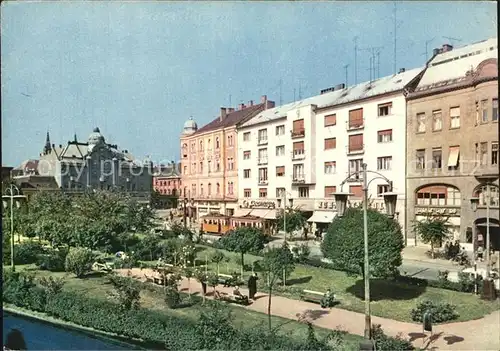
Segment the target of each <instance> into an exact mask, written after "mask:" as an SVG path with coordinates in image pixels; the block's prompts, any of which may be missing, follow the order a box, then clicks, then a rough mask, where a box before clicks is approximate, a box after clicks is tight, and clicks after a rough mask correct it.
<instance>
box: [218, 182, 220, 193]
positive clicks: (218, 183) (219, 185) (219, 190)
mask: <svg viewBox="0 0 500 351" xmlns="http://www.w3.org/2000/svg"><path fill="white" fill-rule="evenodd" d="M219 194H220V184H219V183H217V195H219Z"/></svg>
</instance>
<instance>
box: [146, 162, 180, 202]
mask: <svg viewBox="0 0 500 351" xmlns="http://www.w3.org/2000/svg"><path fill="white" fill-rule="evenodd" d="M179 167H180V164H179V165H177V164H176V163H175V162H174V161H172V162H171V163H170V164H168V165H158V166H157V167H155V169H154V171H153V189H154V190H155V191H157V192H158V193H160V194H161V195H172V196H179V193H180V190H181V186H182V182H181V175H180V171H179Z"/></svg>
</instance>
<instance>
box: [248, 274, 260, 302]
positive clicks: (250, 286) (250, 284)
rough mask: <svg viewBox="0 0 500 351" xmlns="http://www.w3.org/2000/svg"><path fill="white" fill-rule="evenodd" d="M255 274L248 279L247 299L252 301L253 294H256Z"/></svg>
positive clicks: (256, 278)
mask: <svg viewBox="0 0 500 351" xmlns="http://www.w3.org/2000/svg"><path fill="white" fill-rule="evenodd" d="M258 279H259V278H258V277H257V273H253V274H252V275H251V276H250V278H248V295H249V296H248V297H249V298H250V299H251V300H254V297H255V294H256V293H257V280H258Z"/></svg>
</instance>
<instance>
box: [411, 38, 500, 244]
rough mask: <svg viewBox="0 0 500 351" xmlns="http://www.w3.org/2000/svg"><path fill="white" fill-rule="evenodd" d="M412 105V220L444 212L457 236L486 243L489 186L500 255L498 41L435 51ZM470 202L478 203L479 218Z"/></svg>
mask: <svg viewBox="0 0 500 351" xmlns="http://www.w3.org/2000/svg"><path fill="white" fill-rule="evenodd" d="M407 106H408V122H407V123H408V125H407V132H408V135H407V155H406V157H407V160H408V165H407V197H408V206H407V209H408V211H407V222H408V223H411V222H412V221H414V220H419V219H422V218H425V217H426V216H442V215H444V216H446V217H448V222H449V229H450V231H451V232H452V233H453V239H455V240H460V242H461V243H462V244H463V246H466V247H468V249H472V237H473V235H474V236H476V239H477V244H478V245H480V246H485V240H486V196H485V195H486V194H485V190H486V187H485V186H484V183H485V182H486V181H489V182H492V186H491V187H490V188H491V197H490V207H491V210H490V237H491V240H490V241H491V245H492V248H493V249H494V250H499V249H500V232H499V197H498V171H499V168H498V161H499V160H498V158H499V156H498V152H499V150H498V41H497V38H492V39H488V40H485V41H482V42H479V43H475V44H472V45H467V46H464V47H461V48H456V49H454V48H453V47H452V46H450V45H443V47H442V48H440V49H434V57H433V58H432V59H431V60H430V61H429V62H428V64H427V68H426V70H425V72H424V75H423V77H422V79H421V80H420V82H419V84H418V85H417V87H416V88H415V89H414V90H413V91H412V92H411V93H410V94H409V95H408V104H407ZM471 197H479V198H480V203H479V208H478V210H477V212H476V213H474V212H473V211H472V210H471V205H470V198H471ZM408 234H409V242H410V243H411V244H415V245H421V244H422V243H421V242H420V240H419V238H417V237H416V236H415V234H414V233H413V232H412V231H411V230H410V231H408Z"/></svg>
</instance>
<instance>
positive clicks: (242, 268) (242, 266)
mask: <svg viewBox="0 0 500 351" xmlns="http://www.w3.org/2000/svg"><path fill="white" fill-rule="evenodd" d="M244 267H245V260H244V253H243V252H242V253H241V279H243V270H244Z"/></svg>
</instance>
